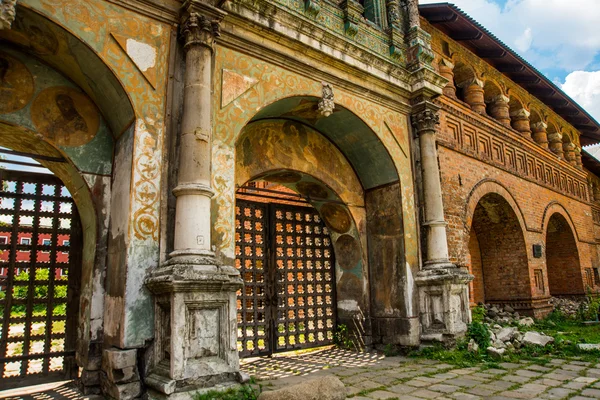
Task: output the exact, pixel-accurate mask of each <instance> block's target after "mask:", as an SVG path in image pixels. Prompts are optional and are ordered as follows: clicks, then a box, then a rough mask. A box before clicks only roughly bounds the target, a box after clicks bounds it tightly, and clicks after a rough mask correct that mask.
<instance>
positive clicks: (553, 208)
mask: <svg viewBox="0 0 600 400" xmlns="http://www.w3.org/2000/svg"><path fill="white" fill-rule="evenodd" d="M554 214H560V215H562V216H563V217H564V218H565V220H566V221H567V223H568V224H569V227H570V228H571V231H572V232H573V236H574V237H575V239H576V240H577V241H579V240H580V239H579V233H578V232H577V228H576V226H575V223H573V218H571V214H569V212H568V211H567V209H566V208H565V206H563V205H562V204H560V203H559V202H558V201H552V202H550V203H548V205H547V206H546V208H545V209H544V214H543V215H542V221H541V225H540V230H541V231H542V232H544V235H545V234H547V230H548V222H549V220H550V218H551V217H552V215H554Z"/></svg>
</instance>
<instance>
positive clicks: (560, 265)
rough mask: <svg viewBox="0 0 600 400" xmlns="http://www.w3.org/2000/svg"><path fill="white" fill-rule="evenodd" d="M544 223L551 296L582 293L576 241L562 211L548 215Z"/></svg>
mask: <svg viewBox="0 0 600 400" xmlns="http://www.w3.org/2000/svg"><path fill="white" fill-rule="evenodd" d="M545 225H546V268H547V271H548V287H549V289H550V294H551V295H552V296H565V295H579V294H583V293H584V292H585V291H584V288H583V281H582V279H581V266H580V263H579V252H578V250H577V241H576V239H575V234H574V232H573V229H572V228H571V225H570V224H569V221H568V220H567V218H565V216H563V215H562V213H559V212H554V213H553V214H551V215H550V217H549V219H548V221H547V223H546V224H545Z"/></svg>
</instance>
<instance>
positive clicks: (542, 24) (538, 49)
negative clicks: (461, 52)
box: [419, 0, 600, 121]
mask: <svg viewBox="0 0 600 400" xmlns="http://www.w3.org/2000/svg"><path fill="white" fill-rule="evenodd" d="M439 2H441V1H440V0H419V3H420V4H427V3H439ZM448 2H449V3H453V4H455V5H456V6H457V7H459V8H461V9H462V10H463V11H465V12H466V13H467V14H469V15H470V16H471V17H473V18H474V19H475V20H476V21H478V22H479V23H480V24H482V25H483V26H485V27H486V28H487V29H488V30H489V31H490V32H492V33H493V34H494V35H496V36H497V37H498V38H499V39H500V40H502V41H503V42H504V43H505V44H506V45H508V46H509V47H511V48H512V49H513V50H515V51H516V52H517V53H519V54H520V55H521V56H522V57H523V58H525V59H526V60H527V61H529V62H530V63H531V64H532V65H533V66H535V67H536V68H537V69H538V70H540V71H541V72H542V73H543V74H545V75H546V76H547V77H548V78H550V80H552V81H553V82H554V83H556V84H557V85H558V86H559V87H561V88H562V89H563V90H564V91H565V92H566V93H567V94H568V95H569V96H571V97H572V98H573V99H574V100H576V101H577V102H578V103H579V104H580V105H581V106H582V107H584V108H585V109H587V110H588V112H589V113H590V114H591V115H592V116H594V117H595V118H596V119H597V120H599V121H600V29H599V27H600V0H449V1H448Z"/></svg>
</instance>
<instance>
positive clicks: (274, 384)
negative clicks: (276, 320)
mask: <svg viewBox="0 0 600 400" xmlns="http://www.w3.org/2000/svg"><path fill="white" fill-rule="evenodd" d="M353 356H354V358H352V353H350V352H343V351H339V350H335V349H329V350H325V351H321V352H317V353H313V354H310V355H301V356H294V357H281V358H272V359H264V358H263V359H259V360H256V361H254V362H249V363H246V364H245V365H244V367H243V368H244V370H245V371H247V372H249V373H250V374H251V375H253V376H255V377H256V378H257V379H259V383H260V384H261V385H262V386H263V390H273V389H276V388H279V387H282V386H286V385H290V384H294V383H298V382H299V381H302V380H306V379H307V378H309V377H315V376H319V375H324V374H333V375H336V376H337V377H339V378H340V379H341V380H342V382H344V384H345V385H346V388H347V389H348V398H352V399H354V400H366V399H400V400H418V399H440V400H442V399H456V400H471V399H492V400H503V399H571V400H585V399H600V360H598V363H589V362H583V361H573V360H562V359H553V360H551V361H550V362H549V363H547V364H545V365H539V364H535V363H532V362H530V361H527V362H525V361H523V362H520V363H517V364H515V363H499V364H497V368H489V367H487V366H486V365H479V366H475V367H470V368H457V367H456V366H452V365H449V364H445V363H442V362H440V361H433V360H424V359H411V358H404V357H387V358H386V357H383V356H381V355H375V354H372V353H364V354H363V355H359V356H361V357H360V359H357V355H356V354H353ZM346 359H349V360H352V363H350V364H348V363H346V362H344V360H346Z"/></svg>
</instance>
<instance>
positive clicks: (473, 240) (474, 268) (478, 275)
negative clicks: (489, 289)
mask: <svg viewBox="0 0 600 400" xmlns="http://www.w3.org/2000/svg"><path fill="white" fill-rule="evenodd" d="M469 261H470V263H469V272H470V273H471V274H473V276H475V279H473V280H472V281H471V284H470V288H469V293H470V301H471V304H473V305H475V304H478V303H484V302H485V290H484V285H483V270H482V264H481V250H480V249H479V240H478V239H477V233H476V232H475V230H473V229H471V234H470V235H469Z"/></svg>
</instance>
